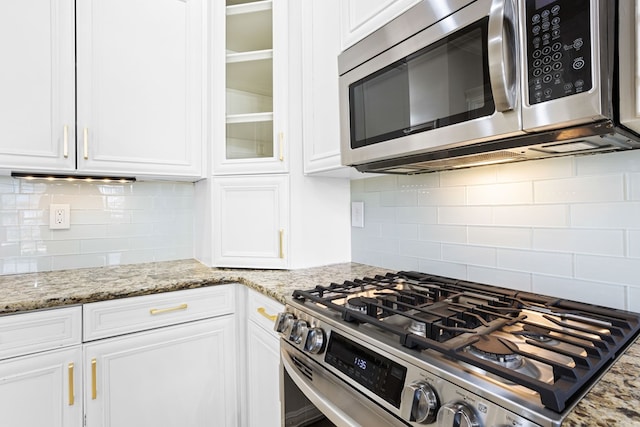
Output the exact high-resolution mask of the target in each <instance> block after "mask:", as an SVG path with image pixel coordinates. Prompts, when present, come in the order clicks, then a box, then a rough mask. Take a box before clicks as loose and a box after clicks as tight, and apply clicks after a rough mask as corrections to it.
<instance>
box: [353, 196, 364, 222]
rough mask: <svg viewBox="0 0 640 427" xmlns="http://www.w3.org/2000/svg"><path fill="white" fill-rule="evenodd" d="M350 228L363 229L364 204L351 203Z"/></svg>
mask: <svg viewBox="0 0 640 427" xmlns="http://www.w3.org/2000/svg"><path fill="white" fill-rule="evenodd" d="M351 226H352V227H358V228H364V202H351Z"/></svg>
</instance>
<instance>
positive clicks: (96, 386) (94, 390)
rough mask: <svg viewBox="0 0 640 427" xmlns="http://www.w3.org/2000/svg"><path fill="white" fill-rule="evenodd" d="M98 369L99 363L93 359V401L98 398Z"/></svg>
mask: <svg viewBox="0 0 640 427" xmlns="http://www.w3.org/2000/svg"><path fill="white" fill-rule="evenodd" d="M97 368H98V361H97V360H96V359H95V358H93V359H91V400H96V398H97V397H98V384H97V376H98V373H97Z"/></svg>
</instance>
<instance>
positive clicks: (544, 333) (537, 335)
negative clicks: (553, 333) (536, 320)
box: [517, 325, 557, 343]
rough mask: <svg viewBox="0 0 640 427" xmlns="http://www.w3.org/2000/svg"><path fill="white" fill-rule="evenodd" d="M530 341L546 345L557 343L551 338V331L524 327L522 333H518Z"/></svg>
mask: <svg viewBox="0 0 640 427" xmlns="http://www.w3.org/2000/svg"><path fill="white" fill-rule="evenodd" d="M517 334H518V335H522V336H524V337H527V338H529V339H532V340H534V341H538V342H544V343H551V342H552V341H553V342H554V343H557V341H556V340H554V339H553V338H551V337H550V336H549V330H548V329H545V328H542V327H540V326H535V325H524V327H523V328H522V331H521V332H518V333H517Z"/></svg>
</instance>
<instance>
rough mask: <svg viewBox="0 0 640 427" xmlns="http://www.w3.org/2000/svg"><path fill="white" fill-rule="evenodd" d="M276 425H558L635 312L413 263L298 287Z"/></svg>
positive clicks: (279, 323) (627, 336)
mask: <svg viewBox="0 0 640 427" xmlns="http://www.w3.org/2000/svg"><path fill="white" fill-rule="evenodd" d="M275 328H276V330H277V331H278V332H280V334H281V340H280V342H281V344H280V351H281V372H282V375H281V381H282V384H281V385H282V387H281V390H282V399H281V400H282V401H283V404H284V406H283V419H284V425H285V426H303V425H304V426H311V425H317V426H331V425H339V426H357V425H361V426H366V427H374V426H405V425H410V426H424V425H426V426H438V427H490V426H500V427H502V426H517V427H530V426H544V427H557V426H560V425H561V424H562V421H563V420H564V418H565V417H566V416H567V414H568V413H569V412H570V410H571V409H572V408H573V406H574V405H575V404H576V403H577V402H578V401H579V400H580V398H581V397H582V396H584V394H586V392H587V391H588V390H589V389H590V388H591V386H592V385H593V384H595V382H597V380H598V379H599V378H600V377H601V376H602V375H603V373H604V372H605V371H606V370H607V369H608V367H610V366H611V365H612V364H613V362H614V361H615V360H616V359H617V357H618V356H619V355H620V354H621V353H622V352H623V351H624V350H625V349H626V347H627V346H628V345H630V344H631V343H632V342H633V341H634V339H635V338H636V337H637V336H638V334H639V333H640V315H638V314H635V313H629V312H625V311H621V310H615V309H611V308H605V307H600V306H595V305H589V304H584V303H579V302H575V301H568V300H564V299H556V298H552V297H547V296H541V295H536V294H532V293H527V292H519V291H514V290H509V289H504V288H499V287H495V286H489V285H484V284H479V283H472V282H468V281H461V280H455V279H451V278H445V277H439V276H432V275H427V274H422V273H416V272H399V273H388V274H386V275H385V276H375V277H364V278H360V279H355V280H353V281H346V282H344V283H330V284H326V286H316V287H315V288H313V289H309V290H296V291H294V293H293V295H292V297H291V298H290V299H289V300H288V302H287V304H286V306H285V312H283V313H280V314H279V315H278V319H277V320H276V326H275Z"/></svg>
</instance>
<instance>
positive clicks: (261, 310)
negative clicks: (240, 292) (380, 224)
mask: <svg viewBox="0 0 640 427" xmlns="http://www.w3.org/2000/svg"><path fill="white" fill-rule="evenodd" d="M258 313H260V314H261V315H262V316H264V317H266V318H267V319H269V320H271V321H272V322H275V321H276V319H277V318H278V316H276V315H274V314H269V313H267V310H265V308H264V307H258Z"/></svg>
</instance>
